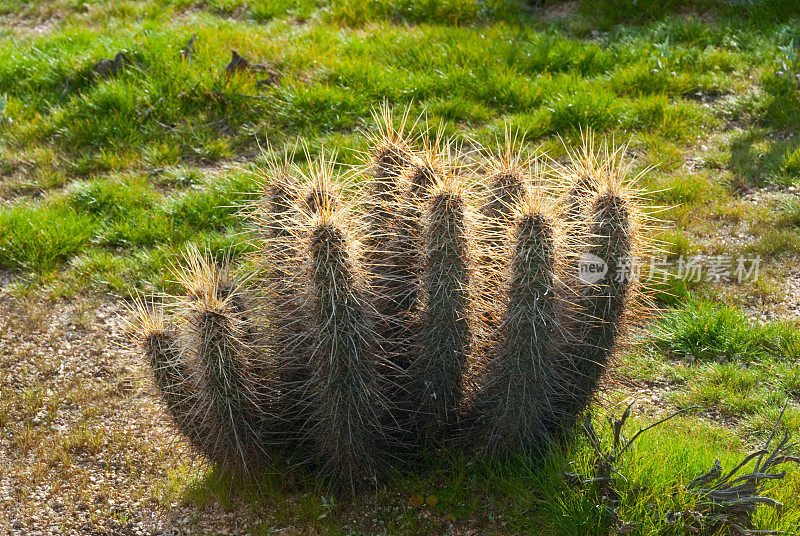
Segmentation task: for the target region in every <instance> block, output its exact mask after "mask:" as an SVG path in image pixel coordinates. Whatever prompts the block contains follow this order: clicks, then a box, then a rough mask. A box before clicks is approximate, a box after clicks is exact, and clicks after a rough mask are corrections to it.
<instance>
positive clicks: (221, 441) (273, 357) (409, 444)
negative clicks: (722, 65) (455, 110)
mask: <svg viewBox="0 0 800 536" xmlns="http://www.w3.org/2000/svg"><path fill="white" fill-rule="evenodd" d="M380 121H381V127H380V128H379V129H378V132H377V134H375V135H374V137H373V146H374V147H373V150H372V152H371V153H370V154H369V156H368V158H367V160H368V161H367V162H366V163H365V166H364V167H363V171H362V172H361V174H360V176H359V177H358V179H359V180H357V181H351V183H350V184H349V185H348V186H347V187H346V188H345V187H342V185H341V184H340V182H341V181H340V179H339V177H338V176H337V171H336V165H335V163H334V161H333V158H329V157H327V156H325V155H323V156H321V157H320V158H319V159H317V160H314V159H312V158H311V157H310V156H309V157H308V160H309V161H310V162H311V163H310V165H309V166H308V168H304V169H301V168H300V167H298V166H296V165H294V164H293V162H292V158H293V153H287V156H286V158H285V159H284V160H278V159H275V160H273V161H271V165H270V169H269V170H268V172H267V176H266V177H265V184H264V189H263V197H262V199H260V200H258V201H257V202H256V203H254V204H253V210H252V211H251V212H250V216H249V220H250V222H251V223H252V224H253V231H254V232H253V233H252V235H251V236H252V237H253V238H252V240H253V241H254V242H255V245H256V248H255V249H256V250H257V253H256V256H255V259H254V260H255V262H253V263H249V264H250V265H254V266H257V267H258V269H257V273H250V274H247V275H246V276H243V275H242V274H241V273H235V272H236V271H235V270H233V269H232V268H231V266H229V265H225V266H218V265H216V264H214V263H212V262H210V261H208V260H206V259H204V258H203V257H202V256H201V255H199V254H198V253H197V252H194V253H193V254H191V255H190V260H189V262H188V268H187V269H186V270H185V271H184V272H182V274H181V276H180V278H179V279H180V281H181V282H182V284H183V286H184V287H185V289H186V296H185V297H184V298H181V299H180V300H179V303H178V304H177V306H176V307H175V308H174V309H171V310H170V311H174V313H172V314H170V315H165V313H164V312H163V311H160V310H153V308H152V307H145V306H144V305H141V306H140V307H139V312H138V320H137V321H136V326H137V333H138V337H139V341H140V344H141V348H142V349H143V352H144V353H145V355H146V356H147V358H148V360H149V362H150V364H151V365H152V367H153V371H154V378H155V382H156V385H157V386H158V388H159V389H160V391H161V393H162V396H163V399H164V402H165V404H166V406H167V409H168V410H169V413H170V414H171V416H172V417H173V419H174V421H175V424H176V427H177V428H178V429H179V430H180V431H181V432H182V433H183V434H185V435H186V436H187V437H188V439H189V441H190V442H191V444H192V445H194V446H195V447H196V448H197V449H198V450H200V451H201V452H202V453H203V454H205V455H206V456H207V457H208V458H209V459H210V460H211V461H213V462H217V463H220V464H223V465H224V466H225V467H226V468H229V469H233V470H239V471H252V470H257V469H259V468H261V467H265V466H269V465H270V464H273V463H276V462H278V461H283V460H286V459H288V460H290V461H291V462H292V463H297V464H300V465H303V466H306V467H308V468H311V469H312V470H314V471H317V472H318V473H319V474H320V475H321V476H322V477H324V481H325V482H327V483H328V484H330V485H331V486H334V487H339V488H344V489H347V490H351V491H357V490H358V489H362V488H364V487H367V486H371V485H375V483H376V482H378V481H379V479H380V478H382V477H383V476H384V475H385V474H386V469H387V468H388V467H397V466H399V465H401V464H402V463H404V462H405V463H407V462H408V461H410V460H411V461H413V460H414V459H416V458H417V456H421V455H424V454H425V453H426V452H430V451H432V450H435V449H437V448H440V447H442V446H450V447H456V448H462V449H467V450H470V451H472V452H476V453H477V452H482V451H488V452H493V453H513V452H522V453H525V454H529V455H536V454H537V453H540V452H542V450H543V449H544V448H546V447H549V446H551V445H552V444H557V443H559V442H560V441H563V439H564V438H565V437H567V436H568V434H569V433H570V431H571V430H572V428H573V427H574V424H575V423H576V422H577V419H578V417H579V416H580V414H581V413H582V412H583V411H584V410H585V408H586V407H587V405H588V404H589V402H590V400H591V398H592V396H593V395H594V393H595V391H596V389H597V386H598V382H599V379H600V377H601V375H602V373H603V371H604V370H605V368H606V366H607V364H608V363H609V360H610V358H611V356H612V355H613V352H614V348H615V346H616V345H617V344H618V339H619V336H620V333H621V331H622V329H623V326H624V321H625V318H626V312H627V311H628V310H629V309H630V304H631V302H632V300H633V298H634V296H635V295H636V292H637V288H636V281H635V273H636V272H635V270H634V269H631V268H632V266H633V265H635V263H636V256H637V253H638V252H639V250H640V248H641V239H640V207H639V205H638V203H637V201H636V198H635V196H634V195H633V192H632V191H631V190H630V189H629V188H628V187H627V186H626V183H625V180H624V176H625V172H626V170H625V169H624V167H621V166H620V162H619V153H611V154H608V153H607V152H606V154H605V155H603V154H602V153H598V152H595V150H594V149H593V147H592V142H591V141H589V142H588V143H586V144H585V145H584V148H583V150H582V151H579V152H575V153H573V157H574V159H575V164H574V166H573V167H570V168H567V167H559V166H555V165H554V166H553V167H551V168H548V169H547V170H545V168H544V166H543V165H542V164H541V162H540V161H534V160H532V159H529V158H526V157H523V156H522V153H521V152H520V148H519V147H518V145H519V144H518V143H517V141H516V140H514V139H512V137H511V136H508V135H507V138H508V140H507V143H506V147H505V148H504V150H503V151H502V152H501V154H500V155H496V156H491V155H487V156H485V158H483V159H481V158H478V159H475V157H474V154H475V153H472V154H471V155H470V158H469V159H468V160H464V161H459V159H460V156H459V154H458V153H457V151H455V150H454V148H453V146H452V145H450V144H447V143H441V142H440V140H437V142H434V143H431V142H430V141H429V140H426V139H422V140H419V139H412V138H410V137H409V136H408V135H407V134H406V133H405V132H404V128H405V117H403V119H402V121H400V126H399V127H395V121H394V119H393V118H392V115H391V112H390V111H389V110H388V109H384V110H383V114H382V117H381V118H380ZM484 154H485V153H484ZM348 176H349V177H351V178H352V174H349V175H348ZM587 259H588V262H591V263H594V264H596V265H599V266H600V267H601V268H602V270H599V271H598V272H592V273H591V275H592V277H590V278H587V277H584V276H583V275H585V274H583V275H582V274H581V271H580V268H581V267H582V266H583V264H584V263H585V262H587ZM600 272H602V274H600V275H599V276H598V273H600ZM387 461H393V463H386V462H387Z"/></svg>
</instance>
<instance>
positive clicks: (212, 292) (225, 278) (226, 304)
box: [179, 250, 269, 472]
mask: <svg viewBox="0 0 800 536" xmlns="http://www.w3.org/2000/svg"><path fill="white" fill-rule="evenodd" d="M188 264H189V266H190V267H191V269H190V270H189V271H187V272H183V273H181V274H179V281H180V282H182V284H183V286H184V288H185V289H186V291H187V294H188V298H187V299H186V300H184V301H183V303H181V304H180V317H179V318H180V321H181V327H182V331H183V334H184V335H183V338H184V343H183V344H184V345H185V347H186V352H187V356H186V357H187V358H188V360H189V361H190V362H191V363H192V364H193V365H194V367H195V374H196V375H197V396H198V404H197V407H196V408H194V411H195V412H197V413H198V415H199V416H200V418H202V419H203V422H204V427H205V429H206V432H205V434H206V435H205V437H204V438H203V445H202V447H201V450H202V451H203V452H206V453H207V454H208V456H209V457H210V458H211V459H213V460H215V461H217V462H219V463H221V464H222V465H223V466H225V467H228V468H232V469H238V470H243V471H245V472H251V471H252V470H254V469H256V468H258V467H263V466H264V465H265V463H266V459H265V456H266V450H265V441H264V440H265V437H264V436H263V435H262V434H263V432H264V430H265V429H264V426H265V420H264V415H263V408H264V399H265V397H268V396H269V393H268V392H267V391H266V386H264V385H263V384H262V383H261V381H260V378H256V377H254V374H253V373H254V370H256V369H259V368H260V366H259V365H260V364H259V361H260V360H261V359H262V358H261V356H260V354H259V353H258V351H257V350H258V341H257V335H256V333H255V328H254V326H253V325H252V324H251V322H250V318H249V313H250V305H249V303H248V297H247V296H246V294H247V291H246V290H245V288H244V286H243V283H242V282H240V281H237V280H236V278H235V277H234V276H233V275H232V274H231V273H230V270H229V268H228V266H227V262H224V263H223V265H222V266H218V265H217V264H214V263H212V262H209V260H208V259H207V258H206V257H204V256H201V254H200V253H198V252H197V251H196V250H190V253H189V258H188Z"/></svg>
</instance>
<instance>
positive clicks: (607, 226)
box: [568, 177, 637, 412]
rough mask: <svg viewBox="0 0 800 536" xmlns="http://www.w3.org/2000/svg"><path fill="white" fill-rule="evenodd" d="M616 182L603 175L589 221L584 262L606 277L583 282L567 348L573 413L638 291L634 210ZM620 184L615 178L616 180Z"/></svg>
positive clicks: (599, 369)
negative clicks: (601, 270)
mask: <svg viewBox="0 0 800 536" xmlns="http://www.w3.org/2000/svg"><path fill="white" fill-rule="evenodd" d="M614 179H615V178H613V177H612V178H609V177H606V178H605V180H603V181H602V182H601V183H600V185H599V188H598V191H597V193H596V194H595V195H594V196H592V200H591V204H590V211H589V216H588V219H589V221H590V222H591V223H590V225H589V230H588V237H587V240H588V247H586V248H585V249H584V255H583V258H582V261H583V262H593V263H598V265H600V266H604V267H605V273H604V274H603V276H602V277H600V278H599V279H598V280H596V281H594V280H589V281H581V283H582V284H580V286H579V288H580V290H579V293H578V300H577V303H578V306H579V310H578V316H577V317H576V318H575V319H573V325H574V327H575V331H574V333H575V334H576V337H575V338H574V339H573V340H572V342H571V344H570V347H569V349H568V352H569V354H570V355H571V356H572V358H573V359H574V363H575V372H576V374H575V377H574V380H571V381H570V382H569V383H572V384H573V387H574V388H573V390H572V392H573V393H574V396H573V400H572V402H571V405H572V410H573V412H574V411H580V410H582V409H583V408H585V407H586V406H587V405H588V403H589V398H590V396H591V395H592V394H593V393H594V392H595V390H596V389H597V384H598V380H599V378H600V376H601V375H602V373H603V372H604V371H605V369H606V367H607V366H608V363H609V359H610V357H611V355H612V354H613V351H614V349H615V347H616V345H617V342H618V339H619V335H620V332H621V330H622V329H623V327H624V324H625V323H624V322H623V320H624V315H625V312H626V306H627V305H628V303H629V302H630V301H631V299H632V298H633V297H634V294H635V292H636V290H637V281H636V276H637V274H636V269H637V267H636V264H635V263H636V255H635V248H636V246H637V238H636V225H637V221H636V217H637V214H636V206H635V204H634V202H633V201H632V200H631V198H630V197H629V195H628V194H627V193H626V191H625V189H624V188H623V187H622V186H621V184H620V183H619V182H617V181H615V180H614ZM617 180H618V179H617Z"/></svg>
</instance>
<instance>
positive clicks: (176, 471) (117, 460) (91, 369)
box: [0, 293, 241, 535]
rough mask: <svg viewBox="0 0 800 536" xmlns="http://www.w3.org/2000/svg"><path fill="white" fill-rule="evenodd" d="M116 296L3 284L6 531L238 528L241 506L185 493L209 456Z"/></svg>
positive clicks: (1, 448) (0, 381) (0, 494)
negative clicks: (165, 398) (183, 434)
mask: <svg viewBox="0 0 800 536" xmlns="http://www.w3.org/2000/svg"><path fill="white" fill-rule="evenodd" d="M120 305H121V304H118V303H96V302H91V301H87V300H71V301H69V302H56V303H38V302H37V303H34V302H29V301H24V300H20V299H14V298H11V297H9V296H8V295H4V294H2V293H0V533H1V534H11V535H17V534H19V535H23V534H24V535H39V534H53V535H56V534H57V535H68V534H92V535H101V534H103V535H112V534H114V535H117V534H119V535H140V534H148V535H150V534H153V535H155V534H164V535H167V534H189V533H217V534H225V533H237V532H238V530H237V523H238V522H239V521H237V520H239V519H240V518H241V511H240V512H238V513H237V515H235V516H234V514H233V512H232V511H231V509H232V508H231V507H229V508H227V509H223V508H222V507H221V506H220V505H219V504H218V503H214V502H211V503H210V504H208V505H206V506H203V507H201V508H199V509H198V508H197V507H196V506H193V508H192V509H191V510H189V509H188V508H187V507H185V506H184V505H183V504H182V503H183V502H184V501H182V500H181V498H180V493H181V490H183V489H184V488H185V487H186V484H187V482H189V481H191V480H192V479H199V478H202V476H201V475H203V474H205V468H204V467H203V466H202V464H201V463H200V462H199V461H197V460H194V459H193V458H192V456H191V454H190V453H189V451H188V448H187V446H186V445H185V444H184V443H183V442H182V441H180V440H179V439H177V438H175V437H174V436H173V434H172V429H171V427H170V424H169V422H168V420H167V418H166V416H165V415H164V413H163V412H162V409H161V405H160V404H159V403H158V402H157V400H156V399H155V394H154V392H153V388H152V384H151V382H150V379H149V376H148V373H147V370H146V368H145V366H144V363H142V362H141V360H140V359H139V357H138V356H137V355H135V353H133V352H131V351H130V350H129V349H128V348H126V344H125V340H124V338H123V337H124V333H123V322H122V319H121V317H120V316H119V314H118V311H121V310H123V308H122V307H121V306H120ZM237 508H238V506H237Z"/></svg>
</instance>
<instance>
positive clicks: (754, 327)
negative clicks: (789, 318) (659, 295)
mask: <svg viewBox="0 0 800 536" xmlns="http://www.w3.org/2000/svg"><path fill="white" fill-rule="evenodd" d="M652 344H653V345H654V346H655V347H657V348H658V349H660V350H662V351H665V352H668V353H670V354H672V355H675V356H677V357H680V358H684V359H689V360H691V361H694V360H698V361H718V362H729V361H736V362H753V361H760V360H763V359H765V358H775V359H784V360H792V361H796V360H798V359H800V333H798V330H797V326H796V325H794V324H791V323H768V324H764V325H759V324H757V323H755V322H754V321H753V319H751V318H750V317H749V316H748V315H746V314H744V313H743V312H742V311H741V310H740V309H738V308H735V307H731V306H726V305H718V304H715V303H711V302H698V301H690V302H688V303H687V304H685V305H683V306H682V307H679V308H677V309H674V310H672V311H670V312H668V313H667V314H666V315H665V316H664V318H662V319H661V320H660V321H659V322H658V323H657V324H656V325H655V327H654V329H653V339H652Z"/></svg>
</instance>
